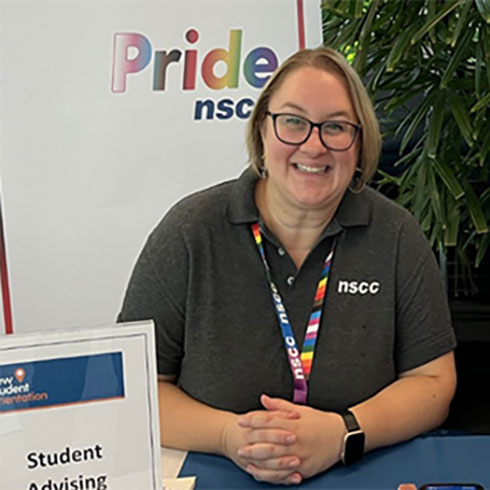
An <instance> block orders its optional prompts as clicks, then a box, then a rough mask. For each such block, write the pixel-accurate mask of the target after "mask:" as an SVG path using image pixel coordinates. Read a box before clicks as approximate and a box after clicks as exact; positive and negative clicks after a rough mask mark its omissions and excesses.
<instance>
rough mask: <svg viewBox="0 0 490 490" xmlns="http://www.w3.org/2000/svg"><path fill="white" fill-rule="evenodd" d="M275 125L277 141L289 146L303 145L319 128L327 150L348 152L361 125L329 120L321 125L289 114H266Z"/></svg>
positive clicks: (321, 139)
mask: <svg viewBox="0 0 490 490" xmlns="http://www.w3.org/2000/svg"><path fill="white" fill-rule="evenodd" d="M266 114H267V115H268V116H270V117H271V118H272V121H273V123H274V132H275V133H276V136H277V139H278V140H279V141H282V142H283V143H286V144H287V145H302V144H303V143H304V142H305V141H307V140H308V138H309V137H310V135H311V132H312V131H313V128H318V133H319V135H320V141H321V142H322V144H323V146H324V147H325V148H328V149H329V150H335V151H346V150H348V149H349V148H350V147H351V146H352V145H353V143H354V141H355V139H356V135H357V133H358V132H359V131H360V130H361V125H360V124H353V123H350V122H347V121H337V120H329V121H323V122H321V123H314V122H311V121H310V120H309V119H306V118H305V117H302V116H297V115H296V114H288V113H272V112H269V111H268V112H266Z"/></svg>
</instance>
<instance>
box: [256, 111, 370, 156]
mask: <svg viewBox="0 0 490 490" xmlns="http://www.w3.org/2000/svg"><path fill="white" fill-rule="evenodd" d="M265 114H266V115H267V116H270V117H271V118H272V122H273V126H274V133H275V135H276V138H277V139H278V140H279V141H280V142H281V143H284V144H285V145H291V146H300V145H302V144H303V143H305V142H306V141H308V138H309V137H310V136H311V133H312V132H313V128H318V134H319V136H320V141H321V142H322V145H323V146H324V147H325V148H326V149H327V150H330V151H347V150H349V149H350V148H351V147H352V145H353V144H354V142H355V141H356V137H357V134H358V133H359V132H360V131H361V130H362V126H361V125H360V124H354V123H351V122H349V121H342V120H340V119H327V120H326V121H323V122H320V123H314V122H313V121H310V120H309V119H307V118H306V117H303V116H298V114H291V113H290V112H270V111H266V113H265ZM279 116H293V117H297V118H299V119H303V120H304V121H306V122H307V123H308V124H309V125H310V130H309V131H308V133H307V135H306V136H305V138H304V139H303V140H302V141H300V142H299V143H291V142H290V141H284V140H283V139H282V138H281V137H280V136H279V133H278V131H277V126H276V124H277V123H276V120H277V118H278V117H279ZM328 122H339V123H342V124H348V125H349V126H352V127H353V128H354V134H353V136H352V141H351V142H350V144H349V146H347V148H342V149H341V150H339V149H338V148H331V147H330V146H328V145H327V144H326V143H325V141H323V136H322V126H323V125H324V124H325V123H328Z"/></svg>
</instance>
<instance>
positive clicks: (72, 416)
mask: <svg viewBox="0 0 490 490" xmlns="http://www.w3.org/2000/svg"><path fill="white" fill-rule="evenodd" d="M155 373H156V367H155V346H154V334H153V323H152V322H138V323H127V324H119V325H115V326H107V327H97V328H90V329H70V330H65V331H55V330H53V331H51V332H49V333H43V334H42V335H35V334H25V335H11V336H4V337H0V441H1V443H0V488H1V489H2V490H3V489H5V490H7V489H8V490H88V489H93V490H135V489H144V490H150V489H151V490H157V489H158V490H160V489H161V487H162V477H161V458H160V438H159V424H158V409H157V395H156V383H157V382H156V374H155Z"/></svg>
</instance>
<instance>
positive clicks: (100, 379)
mask: <svg viewBox="0 0 490 490" xmlns="http://www.w3.org/2000/svg"><path fill="white" fill-rule="evenodd" d="M115 398H124V377H123V357H122V353H121V352H112V353H106V354H95V355H90V356H77V357H66V358H60V359H48V360H41V361H33V362H25V363H21V364H7V365H0V417H1V415H2V414H4V413H8V412H14V411H19V410H32V409H39V408H52V407H56V406H62V405H73V404H77V403H88V402H94V401H102V400H108V399H115Z"/></svg>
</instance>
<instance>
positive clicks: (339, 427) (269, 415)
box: [225, 395, 344, 485]
mask: <svg viewBox="0 0 490 490" xmlns="http://www.w3.org/2000/svg"><path fill="white" fill-rule="evenodd" d="M260 401H261V403H262V405H263V406H264V408H265V410H257V411H254V412H249V413H247V414H244V415H241V416H240V417H239V418H238V423H236V422H235V423H233V424H231V425H229V426H228V427H227V430H226V436H225V448H226V449H225V452H226V454H227V456H228V457H230V458H231V459H232V460H233V461H234V462H235V463H236V464H237V465H238V466H240V467H241V468H243V469H244V470H245V471H247V472H248V473H250V474H251V475H252V476H253V477H254V478H255V479H256V480H259V481H267V482H270V483H280V484H285V485H290V484H298V483H301V481H302V480H303V479H304V478H309V477H311V476H313V475H316V474H318V473H320V472H322V471H325V470H326V469H328V468H330V467H331V466H333V465H334V464H335V463H336V462H337V461H339V457H340V451H341V441H342V436H343V433H344V424H343V421H342V418H341V417H340V416H339V415H338V414H336V413H334V412H323V411H321V410H316V409H314V408H311V407H307V406H304V405H297V404H294V403H291V402H289V401H287V400H283V399H280V398H269V397H268V396H266V395H262V397H261V399H260Z"/></svg>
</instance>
